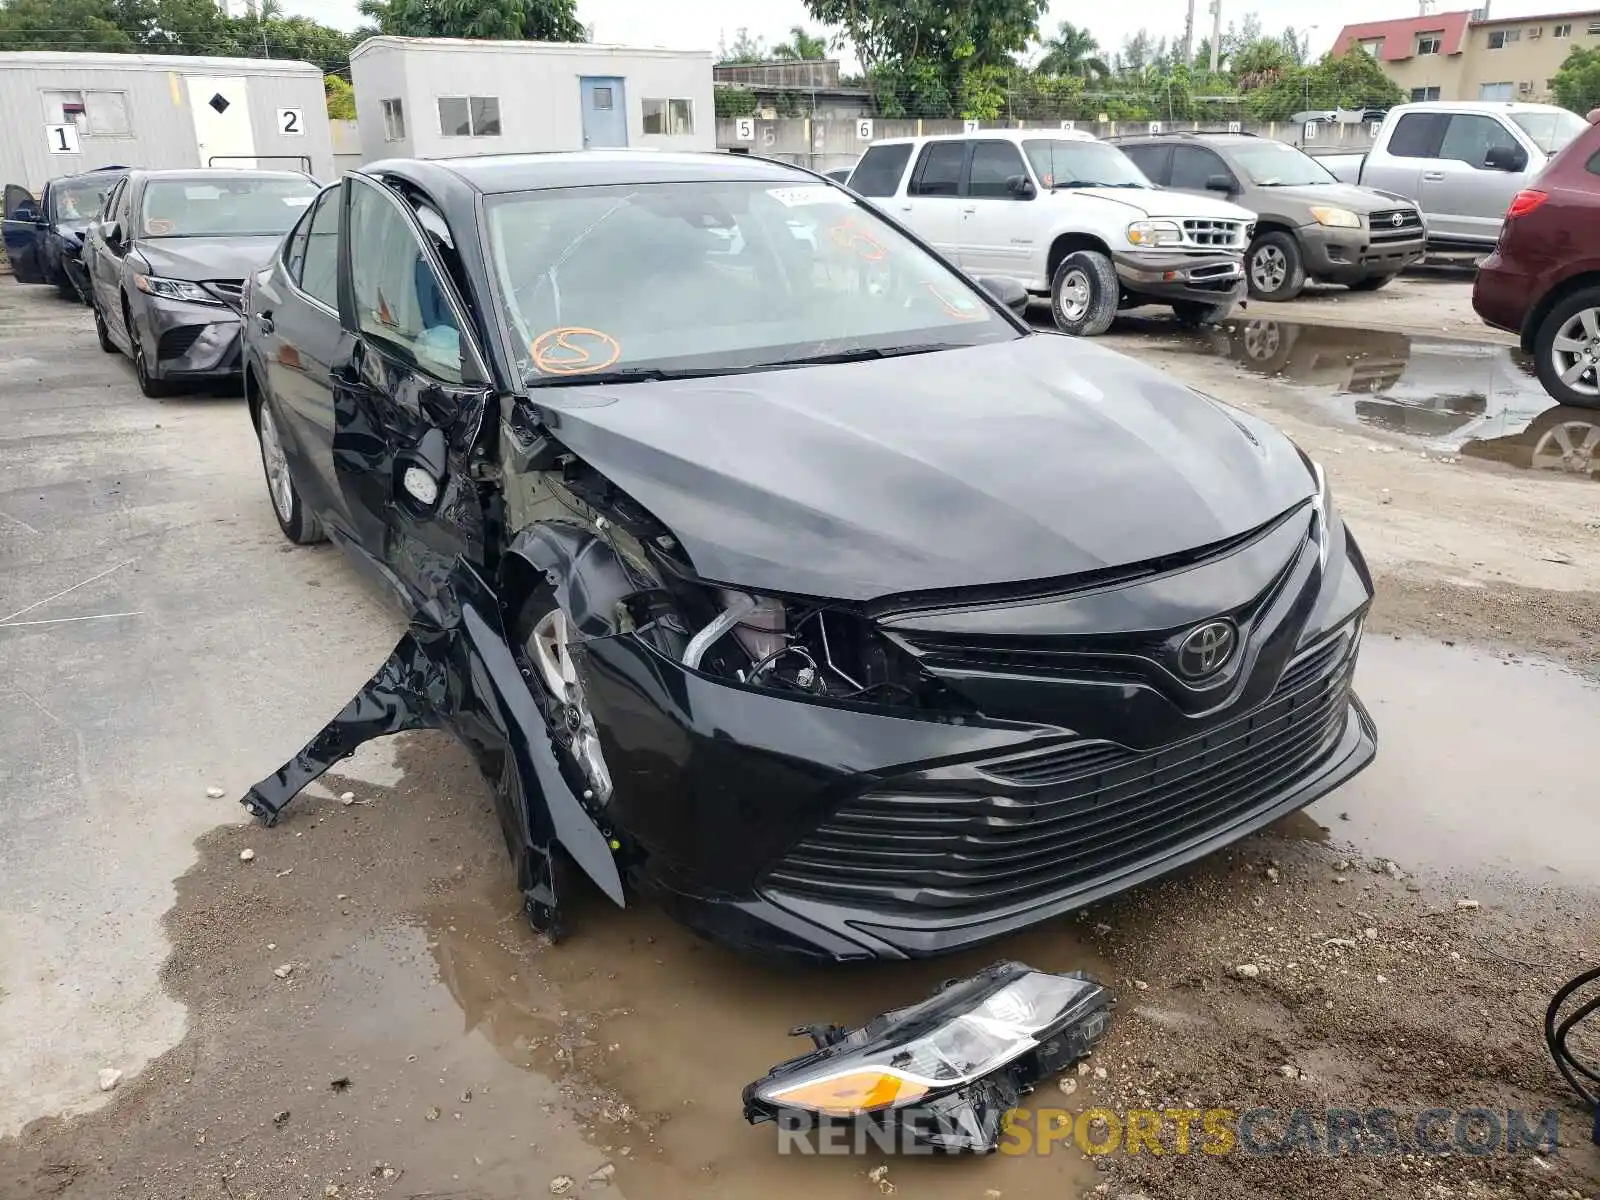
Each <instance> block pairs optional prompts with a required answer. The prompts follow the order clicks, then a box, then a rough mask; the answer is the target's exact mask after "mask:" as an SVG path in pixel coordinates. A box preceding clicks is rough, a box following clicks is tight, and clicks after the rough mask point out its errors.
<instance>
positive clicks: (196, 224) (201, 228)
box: [138, 175, 321, 238]
mask: <svg viewBox="0 0 1600 1200" xmlns="http://www.w3.org/2000/svg"><path fill="white" fill-rule="evenodd" d="M320 190H321V189H320V188H319V187H318V186H317V184H316V183H315V182H314V181H313V180H311V179H309V178H306V177H304V176H289V177H277V178H274V177H270V176H268V177H262V176H245V175H240V176H227V175H224V176H221V177H220V178H219V177H216V176H199V175H197V176H194V177H192V178H187V179H183V178H180V179H172V178H166V179H153V180H151V181H150V182H149V183H147V184H146V185H145V189H144V199H143V201H142V202H141V204H140V216H139V231H138V232H139V235H140V236H141V237H173V238H182V237H224V236H234V237H239V236H248V235H251V234H263V235H270V234H279V233H287V232H288V231H289V228H290V227H291V226H292V225H293V224H294V223H295V221H296V220H298V219H299V218H300V217H301V216H302V215H303V214H304V213H305V211H306V209H307V208H309V207H310V206H311V202H312V201H313V200H315V199H316V197H317V192H318V191H320Z"/></svg>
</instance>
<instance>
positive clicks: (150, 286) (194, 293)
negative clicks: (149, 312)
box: [133, 275, 221, 304]
mask: <svg viewBox="0 0 1600 1200" xmlns="http://www.w3.org/2000/svg"><path fill="white" fill-rule="evenodd" d="M133 286H134V287H136V288H138V289H139V290H140V291H141V292H144V293H145V294H146V295H150V296H157V297H160V298H161V299H162V300H188V301H191V302H192V303H195V304H219V303H221V301H219V300H218V299H217V298H216V297H215V296H213V295H212V294H211V293H210V292H208V291H206V290H205V288H203V287H201V286H200V285H199V284H198V283H190V282H189V281H188V280H187V279H161V278H159V277H158V276H155V275H135V276H134V277H133Z"/></svg>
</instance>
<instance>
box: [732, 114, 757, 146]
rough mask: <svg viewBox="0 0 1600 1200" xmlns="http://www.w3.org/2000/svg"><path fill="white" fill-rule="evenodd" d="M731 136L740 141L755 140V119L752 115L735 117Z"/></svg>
mask: <svg viewBox="0 0 1600 1200" xmlns="http://www.w3.org/2000/svg"><path fill="white" fill-rule="evenodd" d="M733 136H734V137H736V138H738V139H739V140H740V141H741V142H753V141H755V140H756V119H755V118H754V117H735V118H734V121H733Z"/></svg>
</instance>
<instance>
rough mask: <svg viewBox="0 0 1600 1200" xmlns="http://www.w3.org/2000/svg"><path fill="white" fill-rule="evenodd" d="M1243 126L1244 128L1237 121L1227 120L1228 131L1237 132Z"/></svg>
mask: <svg viewBox="0 0 1600 1200" xmlns="http://www.w3.org/2000/svg"><path fill="white" fill-rule="evenodd" d="M1243 128H1244V126H1243V125H1241V124H1240V123H1239V122H1238V121H1229V122H1228V132H1229V133H1238V132H1239V131H1240V130H1241V129H1243Z"/></svg>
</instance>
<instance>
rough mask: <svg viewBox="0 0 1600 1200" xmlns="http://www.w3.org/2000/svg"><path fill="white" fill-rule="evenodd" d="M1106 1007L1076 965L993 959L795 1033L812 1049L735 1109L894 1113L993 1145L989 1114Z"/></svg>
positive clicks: (1086, 1035) (941, 1137)
mask: <svg viewBox="0 0 1600 1200" xmlns="http://www.w3.org/2000/svg"><path fill="white" fill-rule="evenodd" d="M1111 1004H1112V999H1111V995H1110V993H1108V992H1107V991H1106V990H1105V989H1104V988H1103V987H1101V986H1100V985H1099V984H1097V983H1095V982H1094V981H1093V980H1091V979H1089V978H1088V977H1087V976H1085V975H1083V974H1082V973H1080V972H1073V973H1071V974H1067V975H1054V974H1050V973H1049V972H1045V971H1036V970H1034V969H1033V968H1032V967H1028V966H1025V965H1023V964H1022V963H1017V962H1007V963H999V964H997V965H995V966H993V967H990V968H989V969H988V970H986V971H981V972H979V973H978V974H977V975H973V976H971V977H969V978H967V979H962V980H958V981H956V982H954V983H951V984H949V985H948V986H947V987H945V988H944V989H943V990H941V991H939V992H938V993H936V994H935V995H933V996H932V997H930V998H929V999H927V1000H924V1001H922V1002H920V1003H918V1004H913V1005H911V1006H909V1007H907V1008H901V1009H896V1010H894V1011H893V1012H888V1013H884V1014H882V1015H881V1016H877V1017H874V1018H872V1019H871V1020H870V1021H868V1022H867V1023H866V1024H864V1025H861V1026H858V1027H856V1028H854V1029H841V1028H839V1027H837V1026H831V1025H830V1026H821V1027H807V1028H805V1029H800V1030H796V1031H795V1032H796V1033H809V1034H810V1035H811V1037H812V1040H813V1041H814V1042H815V1043H816V1046H817V1048H816V1049H815V1050H813V1051H812V1052H810V1053H809V1054H804V1055H801V1056H800V1057H799V1058H794V1059H790V1060H789V1061H788V1062H786V1063H782V1064H780V1065H779V1066H777V1067H774V1068H773V1069H772V1071H771V1072H769V1073H768V1074H767V1076H766V1077H765V1078H763V1079H759V1080H757V1081H756V1082H755V1083H752V1084H750V1085H749V1086H748V1087H746V1088H745V1091H744V1110H745V1118H746V1120H748V1121H750V1122H751V1123H752V1124H759V1123H760V1122H762V1121H770V1120H776V1119H778V1118H779V1116H780V1115H796V1116H802V1117H809V1118H812V1119H818V1118H821V1119H832V1120H841V1119H844V1120H850V1119H856V1118H866V1117H879V1118H883V1117H891V1116H898V1117H903V1118H905V1119H907V1120H908V1121H909V1122H910V1123H909V1124H908V1126H907V1127H908V1128H911V1129H913V1130H914V1131H918V1132H926V1133H928V1138H927V1140H929V1141H930V1142H932V1143H933V1144H936V1145H938V1146H939V1147H940V1148H941V1149H946V1150H978V1151H983V1150H988V1149H993V1147H994V1139H995V1138H997V1137H998V1134H999V1128H998V1125H999V1122H998V1121H997V1120H995V1119H994V1118H995V1117H996V1116H997V1115H998V1114H999V1113H1001V1112H1004V1111H1007V1110H1008V1109H1009V1108H1010V1107H1011V1106H1012V1105H1014V1104H1015V1102H1016V1100H1017V1098H1018V1097H1020V1096H1021V1095H1023V1094H1025V1093H1026V1092H1028V1091H1029V1090H1031V1089H1032V1087H1033V1085H1034V1084H1035V1083H1037V1082H1038V1081H1039V1080H1040V1079H1042V1078H1045V1077H1046V1076H1050V1075H1054V1074H1056V1073H1058V1072H1060V1071H1061V1070H1063V1069H1064V1068H1066V1067H1068V1066H1070V1065H1071V1064H1072V1063H1074V1062H1076V1061H1077V1060H1079V1059H1081V1058H1083V1057H1084V1056H1085V1055H1086V1054H1088V1053H1089V1051H1090V1050H1091V1049H1092V1048H1093V1047H1094V1044H1095V1042H1097V1041H1098V1040H1099V1038H1100V1036H1101V1034H1103V1033H1104V1032H1105V1028H1106V1024H1107V1022H1108V1020H1109V1016H1110V1008H1111ZM997 1106H1003V1107H997ZM913 1109H919V1110H922V1115H928V1114H932V1115H934V1116H936V1117H937V1120H936V1121H934V1122H933V1125H932V1129H931V1130H927V1129H924V1128H922V1123H921V1122H917V1121H912V1120H911V1110H913ZM896 1110H905V1111H902V1112H898V1113H897V1111H896Z"/></svg>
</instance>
